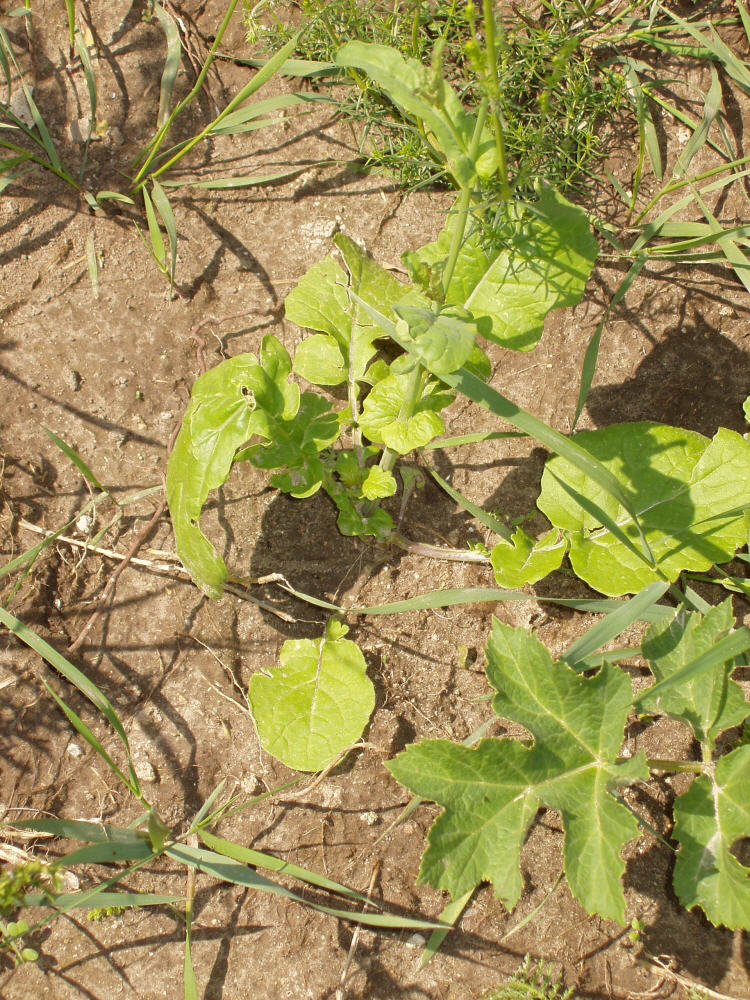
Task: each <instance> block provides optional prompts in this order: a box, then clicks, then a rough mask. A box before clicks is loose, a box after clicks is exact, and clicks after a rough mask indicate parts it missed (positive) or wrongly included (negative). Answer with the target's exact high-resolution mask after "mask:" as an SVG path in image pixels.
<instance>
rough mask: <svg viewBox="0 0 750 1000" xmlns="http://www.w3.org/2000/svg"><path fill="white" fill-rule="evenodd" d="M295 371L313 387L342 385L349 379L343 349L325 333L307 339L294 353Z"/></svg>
mask: <svg viewBox="0 0 750 1000" xmlns="http://www.w3.org/2000/svg"><path fill="white" fill-rule="evenodd" d="M294 370H295V372H296V373H297V374H298V375H301V376H302V378H306V379H307V381H308V382H312V384H313V385H340V384H341V383H342V382H346V377H347V369H346V362H345V361H344V355H343V354H342V353H341V348H340V347H339V345H338V344H337V343H336V340H335V339H334V338H333V337H331V336H329V335H328V334H325V333H315V334H313V335H312V336H310V337H305V339H304V340H303V341H302V343H301V344H300V345H299V347H298V348H297V350H296V351H295V353H294Z"/></svg>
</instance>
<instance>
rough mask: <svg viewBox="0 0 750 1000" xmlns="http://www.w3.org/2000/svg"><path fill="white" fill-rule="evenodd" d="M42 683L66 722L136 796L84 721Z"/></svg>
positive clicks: (129, 783) (131, 785)
mask: <svg viewBox="0 0 750 1000" xmlns="http://www.w3.org/2000/svg"><path fill="white" fill-rule="evenodd" d="M42 683H43V684H44V686H45V688H46V689H47V692H48V693H49V694H50V695H51V696H52V698H53V699H54V700H55V701H56V702H57V705H58V707H59V708H60V709H61V710H62V712H63V714H64V715H65V717H66V718H67V720H68V722H69V723H70V724H71V725H72V726H73V728H74V729H75V731H76V732H77V733H78V734H79V735H80V736H82V737H83V739H84V740H85V741H86V742H87V743H88V745H89V746H90V747H91V748H92V750H94V751H95V753H97V754H98V755H99V757H101V759H102V760H103V761H104V763H105V764H106V765H107V767H108V768H109V769H110V771H112V773H113V774H114V775H115V777H116V778H117V779H118V780H119V781H121V782H122V783H123V785H125V787H126V788H127V789H128V790H129V791H130V792H132V793H133V794H134V795H136V796H137V795H138V792H137V790H136V788H134V787H133V784H132V782H131V781H128V779H127V778H126V777H125V775H124V774H123V773H122V771H121V770H120V768H119V767H118V766H117V764H115V762H114V761H113V760H112V758H111V757H110V755H109V754H108V753H107V751H106V750H105V749H104V747H103V746H102V744H101V743H100V742H99V740H98V739H97V738H96V736H94V734H93V733H92V732H91V730H90V729H89V727H88V726H87V725H86V723H85V722H84V721H83V719H81V717H80V716H79V715H77V713H76V712H74V711H73V709H72V708H71V707H70V706H69V705H67V704H66V703H65V702H64V701H63V699H62V698H61V697H60V696H59V695H58V694H57V693H56V692H55V691H54V690H53V689H52V688H51V687H50V686H49V684H47V682H46V681H42Z"/></svg>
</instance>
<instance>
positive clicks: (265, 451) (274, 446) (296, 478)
mask: <svg viewBox="0 0 750 1000" xmlns="http://www.w3.org/2000/svg"><path fill="white" fill-rule="evenodd" d="M339 432H340V426H339V421H338V417H337V414H336V413H334V412H333V411H332V410H331V409H330V403H329V402H328V400H326V399H324V398H323V397H322V396H318V395H317V394H316V393H312V392H303V393H302V396H301V397H300V405H299V410H298V411H297V414H296V416H295V417H294V418H293V419H292V420H282V419H272V418H269V420H268V437H269V438H270V442H269V443H268V444H261V445H254V446H253V447H252V448H251V449H249V451H248V457H249V458H250V461H251V462H252V463H253V465H255V466H257V468H259V469H279V468H281V469H284V470H285V471H284V472H280V473H277V474H276V475H274V476H271V483H272V484H273V485H274V486H275V487H276V488H277V489H280V490H282V491H283V492H284V493H290V494H291V495H292V496H293V497H308V496H311V495H312V494H313V493H315V492H317V490H319V489H320V486H321V484H322V482H323V465H322V463H321V461H320V452H321V451H323V449H324V448H327V447H328V446H329V445H330V444H332V443H333V442H334V441H335V440H336V438H337V437H338V436H339Z"/></svg>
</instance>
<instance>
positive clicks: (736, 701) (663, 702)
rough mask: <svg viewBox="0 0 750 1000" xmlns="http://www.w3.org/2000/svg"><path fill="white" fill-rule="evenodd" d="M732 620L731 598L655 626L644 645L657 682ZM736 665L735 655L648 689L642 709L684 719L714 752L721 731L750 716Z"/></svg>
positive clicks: (714, 638) (726, 631)
mask: <svg viewBox="0 0 750 1000" xmlns="http://www.w3.org/2000/svg"><path fill="white" fill-rule="evenodd" d="M733 625H734V618H733V616H732V602H731V599H729V598H728V599H727V600H726V601H724V602H723V603H722V604H719V605H718V606H717V607H714V608H711V610H710V611H708V612H707V613H706V615H705V616H703V615H700V614H698V612H696V611H681V612H680V613H679V614H678V615H677V616H676V617H675V618H673V619H672V620H671V621H670V620H667V621H662V622H655V623H654V624H653V625H650V626H649V628H648V631H647V632H646V635H645V636H644V639H643V642H642V644H641V650H642V652H643V655H644V656H645V657H646V659H647V660H648V661H649V667H650V668H651V672H652V673H653V675H654V678H655V680H656V682H657V683H658V682H660V681H664V680H666V679H667V678H669V677H672V676H673V675H674V674H676V673H677V671H679V670H681V669H682V668H684V667H686V666H687V665H688V664H689V663H691V662H692V661H693V660H696V659H697V658H698V657H699V656H701V655H702V654H704V653H707V652H708V651H709V650H710V649H712V648H713V647H714V646H715V645H716V644H717V642H718V641H719V640H720V639H723V638H724V636H726V635H729V633H730V631H731V629H732V627H733ZM734 665H735V664H734V661H733V660H730V661H729V662H727V663H725V664H724V665H723V667H722V666H721V665H719V666H718V667H714V668H713V669H711V670H705V671H703V672H701V673H699V674H697V675H696V676H693V677H689V678H687V679H686V680H685V681H683V682H681V683H679V685H677V686H675V687H669V688H667V689H666V690H664V692H663V693H657V694H656V695H654V697H652V698H650V697H649V695H648V691H646V693H645V695H644V694H641V695H640V699H639V703H638V704H639V709H640V710H641V711H643V712H645V713H657V712H663V713H664V714H665V715H671V716H673V717H675V718H678V719H682V720H683V721H684V722H687V723H688V724H689V725H690V726H691V727H692V729H693V732H694V733H695V738H696V739H697V740H698V741H699V742H701V743H704V744H705V745H706V747H707V749H708V750H709V751H710V750H711V749H713V746H714V743H715V742H716V738H717V736H718V735H719V734H720V733H723V732H724V730H725V729H731V728H732V726H739V725H740V724H741V723H742V722H744V721H745V719H746V718H747V717H748V716H749V715H750V703H748V702H747V701H746V700H745V695H744V693H743V690H742V688H741V687H740V685H739V684H737V683H736V682H735V681H733V680H732V679H731V677H730V675H731V673H732V670H733V669H734ZM748 780H749V781H750V775H748Z"/></svg>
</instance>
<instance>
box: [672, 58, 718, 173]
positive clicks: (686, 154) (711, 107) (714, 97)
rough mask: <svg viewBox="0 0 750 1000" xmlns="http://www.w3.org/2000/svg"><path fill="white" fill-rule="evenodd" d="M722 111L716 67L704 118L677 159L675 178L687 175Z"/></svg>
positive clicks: (713, 71) (712, 70)
mask: <svg viewBox="0 0 750 1000" xmlns="http://www.w3.org/2000/svg"><path fill="white" fill-rule="evenodd" d="M720 110H721V83H720V82H719V74H718V73H717V72H716V70H715V69H714V67H713V66H712V67H711V86H710V88H709V91H708V94H706V101H705V103H704V105H703V117H702V118H701V121H700V124H699V125H698V127H697V128H696V130H695V131H694V132H693V134H692V135H691V136H690V139H689V140H688V142H687V144H686V146H685V148H684V149H683V151H682V152H681V153H680V155H679V156H678V157H677V162H676V163H675V165H674V170H673V171H672V173H673V175H674V176H675V177H678V178H679V177H684V176H685V174H686V173H687V170H688V167H689V166H690V163H691V161H692V159H693V157H694V156H695V154H696V153H697V152H698V150H699V149H701V148H702V147H703V145H704V144H705V142H706V139H707V138H708V132H709V130H710V128H711V125H712V124H713V122H714V119H715V118H716V116H717V115H718V113H719V111H720Z"/></svg>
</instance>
